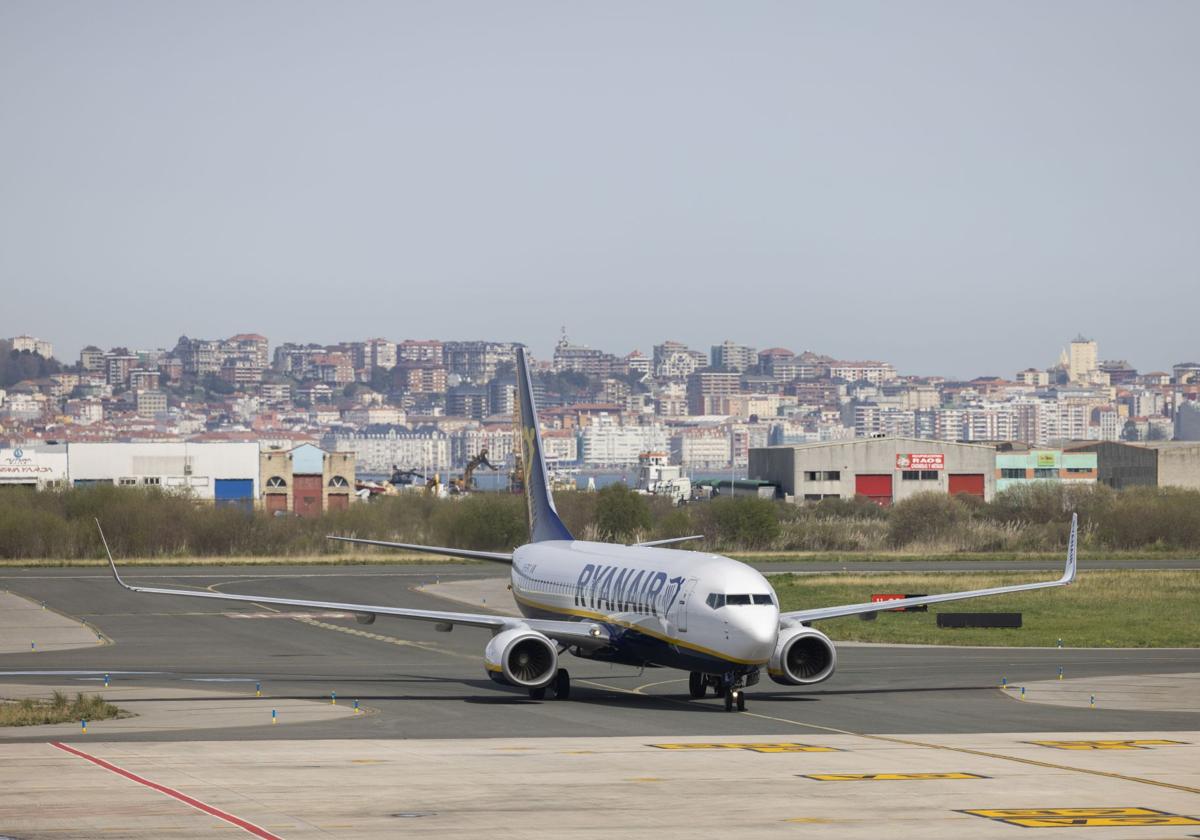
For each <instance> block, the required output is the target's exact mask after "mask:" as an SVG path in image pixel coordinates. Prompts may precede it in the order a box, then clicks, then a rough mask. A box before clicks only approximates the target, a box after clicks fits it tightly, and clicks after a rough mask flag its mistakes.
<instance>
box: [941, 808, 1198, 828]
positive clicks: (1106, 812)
mask: <svg viewBox="0 0 1200 840" xmlns="http://www.w3.org/2000/svg"><path fill="white" fill-rule="evenodd" d="M961 813H963V814H971V815H972V816H976V817H984V818H986V819H989V820H995V821H997V822H1002V823H1008V824H1009V825H1019V826H1022V827H1024V828H1070V827H1080V826H1091V827H1097V826H1109V827H1111V826H1142V825H1200V819H1196V818H1195V817H1185V816H1181V815H1179V814H1170V813H1167V812H1166V811H1157V810H1154V809H1153V808H1017V809H1009V808H1000V809H985V810H978V811H962V812H961Z"/></svg>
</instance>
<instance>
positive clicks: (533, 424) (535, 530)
mask: <svg viewBox="0 0 1200 840" xmlns="http://www.w3.org/2000/svg"><path fill="white" fill-rule="evenodd" d="M517 368H518V370H517V391H518V392H519V399H520V410H521V464H522V465H523V467H524V470H525V475H524V479H525V501H526V502H528V504H529V540H530V542H546V541H547V540H573V539H575V538H574V537H572V536H571V532H570V531H568V530H567V526H566V525H564V524H563V523H562V520H561V519H559V518H558V510H557V509H556V508H555V507H554V495H553V494H552V493H551V492H550V477H549V476H548V475H547V474H546V461H545V459H544V458H543V457H542V452H543V450H542V433H541V431H539V429H538V420H537V410H536V409H535V408H534V406H533V378H532V377H531V376H530V375H529V360H528V359H526V358H525V348H524V347H518V348H517Z"/></svg>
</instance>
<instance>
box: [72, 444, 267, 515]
mask: <svg viewBox="0 0 1200 840" xmlns="http://www.w3.org/2000/svg"><path fill="white" fill-rule="evenodd" d="M67 472H68V475H69V476H70V480H71V484H72V485H74V486H75V487H81V486H87V485H94V484H116V485H118V486H122V487H137V486H151V487H162V488H164V489H173V490H179V491H183V490H186V491H187V492H189V493H191V494H192V495H193V496H195V497H196V498H198V499H204V500H209V501H216V502H219V503H236V504H246V505H253V504H254V502H255V500H256V499H257V498H258V492H259V491H258V486H259V483H258V444H257V443H188V442H178V443H72V444H70V445H69V446H68V447H67Z"/></svg>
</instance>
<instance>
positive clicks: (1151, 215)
mask: <svg viewBox="0 0 1200 840" xmlns="http://www.w3.org/2000/svg"><path fill="white" fill-rule="evenodd" d="M1198 37H1200V3H1195V2H1189V0H1181V2H1157V1H1156V0H1148V2H1136V3H1135V2H1120V3H1115V2H1104V0H1086V2H1075V1H1073V0H1057V1H1056V2H1053V3H1047V2H1044V0H1036V2H1019V1H1018V2H970V3H963V2H958V1H957V0H954V2H918V1H917V0H912V1H911V2H895V0H887V2H878V3H876V2H860V1H859V0H833V1H832V2H827V3H814V2H799V0H792V2H753V0H750V1H749V2H737V3H731V2H715V3H709V2H698V0H687V2H644V0H639V1H638V2H602V3H587V4H585V3H562V2H544V3H537V2H520V0H505V2H499V3H498V2H494V0H488V2H454V1H453V0H430V2H404V0H387V1H386V2H365V1H364V0H357V1H355V0H351V2H333V0H329V2H304V0H287V2H274V1H273V0H250V1H244V0H237V1H236V2H218V0H205V2H171V3H163V2H159V1H158V0H153V2H117V0H110V2H93V1H92V0H87V2H61V0H6V2H4V3H2V4H0V336H5V337H7V336H11V335H16V334H22V333H30V334H33V335H37V336H40V337H43V338H48V339H50V340H52V341H53V342H54V343H55V345H56V351H57V354H58V355H59V356H60V357H65V358H73V357H74V355H75V354H76V353H77V352H78V350H79V348H80V347H81V346H83V345H84V344H90V343H94V344H98V345H100V346H102V347H109V346H112V345H116V344H122V345H127V346H130V347H159V346H165V347H171V346H173V345H174V343H175V340H176V339H177V338H178V337H179V336H180V335H181V334H185V333H186V334H187V335H189V336H192V337H204V338H215V337H225V336H228V335H232V334H235V333H239V332H259V333H262V334H264V335H266V336H268V338H270V340H271V342H272V344H273V345H274V344H276V343H279V342H282V341H318V342H322V343H326V342H335V341H342V340H361V339H364V338H368V337H375V336H383V337H387V338H391V339H397V340H399V339H404V338H425V337H437V338H443V339H470V338H488V339H496V340H515V341H522V342H524V343H526V344H528V345H529V346H530V347H531V348H532V349H533V351H534V353H535V354H537V355H541V356H543V357H546V356H548V355H549V353H550V352H551V350H552V348H553V345H554V343H555V341H557V339H558V336H559V331H560V329H561V328H562V327H563V326H565V327H566V329H567V332H568V335H569V336H570V338H571V340H572V341H574V342H577V343H581V344H588V345H590V346H593V347H601V348H603V349H606V350H609V351H612V352H619V353H621V354H624V353H627V352H629V351H630V350H632V349H634V348H639V349H641V350H643V351H644V352H648V351H649V350H650V347H651V346H652V345H653V344H656V343H659V342H661V341H663V340H665V339H674V340H678V341H684V342H688V343H689V344H691V345H693V346H695V347H697V348H699V349H705V350H707V348H708V347H709V346H710V345H711V344H716V343H719V342H721V341H722V340H724V339H732V340H734V341H737V342H740V343H744V344H750V345H752V346H756V347H758V348H764V347H772V346H783V347H787V348H789V349H792V350H794V351H797V352H799V351H802V350H805V349H811V350H814V351H817V352H822V353H828V354H830V355H833V356H836V357H839V358H849V359H883V360H887V361H890V362H892V363H893V364H895V365H896V366H897V368H898V369H899V370H900V372H901V373H911V374H942V375H948V376H974V375H986V374H991V375H1001V376H1012V374H1013V373H1014V372H1015V371H1017V370H1019V369H1022V368H1025V367H1027V366H1030V365H1035V366H1046V365H1049V364H1052V363H1053V362H1054V361H1055V360H1056V359H1057V357H1058V354H1059V352H1060V350H1061V348H1062V347H1063V346H1064V345H1065V344H1066V343H1067V342H1068V341H1069V340H1070V339H1071V338H1072V337H1074V336H1075V335H1076V334H1077V333H1080V332H1082V333H1084V334H1086V335H1088V336H1090V337H1093V338H1095V339H1096V340H1097V341H1098V342H1099V346H1100V355H1101V357H1102V358H1125V359H1128V360H1129V361H1130V362H1132V363H1133V364H1134V365H1135V366H1136V367H1138V368H1139V369H1142V370H1154V369H1164V368H1167V369H1169V366H1170V365H1171V364H1173V363H1175V362H1179V361H1183V360H1194V359H1196V358H1197V357H1200V338H1198V336H1197V331H1196V326H1195V325H1196V313H1197V304H1198V303H1200V96H1197V94H1196V83H1197V80H1198V79H1200V50H1197V49H1196V48H1195V44H1196V43H1197V39H1198Z"/></svg>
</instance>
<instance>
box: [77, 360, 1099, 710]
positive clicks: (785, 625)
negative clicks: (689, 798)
mask: <svg viewBox="0 0 1200 840" xmlns="http://www.w3.org/2000/svg"><path fill="white" fill-rule="evenodd" d="M518 366H519V368H520V370H519V377H518V378H519V383H518V384H519V391H520V411H521V421H522V425H521V430H522V441H521V444H522V454H523V464H524V469H525V488H526V496H527V501H528V507H529V522H530V541H529V543H527V544H526V545H522V546H520V547H519V548H517V549H516V550H515V551H513V552H512V553H511V554H506V553H500V552H489V551H468V550H465V549H458V548H445V547H438V546H423V545H409V544H406V543H391V542H382V541H378V540H363V539H354V538H350V537H330V539H336V540H341V541H343V542H349V543H358V544H363V545H376V546H385V547H389V548H400V549H407V550H410V551H424V552H429V553H431V554H442V555H449V556H453V557H466V558H471V559H475V560H487V561H493V562H498V563H506V564H509V565H510V566H511V569H512V571H511V579H512V587H511V588H512V593H513V597H514V598H515V599H516V603H517V607H518V608H519V610H520V612H521V615H522V617H520V618H515V617H507V616H498V615H488V614H481V613H460V612H443V611H440V610H415V609H403V608H399V607H390V606H387V605H385V604H342V603H335V602H329V601H309V600H300V599H292V598H275V597H263V596H258V595H228V594H223V593H216V592H195V591H191V590H183V589H159V588H154V587H145V586H131V585H129V584H127V583H125V582H124V581H123V580H121V577H120V575H119V574H118V572H117V567H116V564H115V563H113V562H112V553H111V552H109V553H108V558H109V563H110V564H111V565H112V571H113V575H114V577H116V580H117V582H118V583H119V584H120V585H121V586H124V587H125V588H126V589H129V590H131V591H133V592H144V593H149V594H155V595H179V596H184V597H188V598H216V599H219V600H224V601H243V602H252V603H258V604H279V605H283V606H294V607H310V608H316V609H329V610H343V611H347V612H354V613H356V614H357V616H358V619H359V621H361V622H363V623H371V622H373V621H374V620H375V617H376V616H379V615H388V616H396V617H398V618H408V619H414V620H417V621H428V622H433V623H434V624H435V625H436V626H437V629H439V630H443V631H449V630H451V629H453V628H454V626H455V625H462V626H464V627H481V628H484V629H486V630H488V631H490V632H491V634H492V637H491V640H490V641H489V642H488V643H487V645H486V647H485V648H484V651H483V664H484V667H485V668H486V670H487V674H488V676H489V677H491V679H493V680H494V681H495V682H497V683H500V684H502V685H507V686H513V687H516V688H519V689H522V690H526V691H528V692H529V695H530V696H531V697H533V698H534V699H542V698H544V697H545V696H546V692H547V690H550V691H551V692H552V696H553V697H556V698H559V699H565V698H566V697H567V696H568V695H569V694H570V691H571V680H570V676H569V674H568V673H567V669H566V668H563V667H561V665H560V659H561V658H562V657H563V655H564V654H566V653H568V652H570V653H571V654H573V655H575V656H578V657H582V658H584V659H593V660H599V661H602V662H616V663H621V664H625V665H633V666H635V667H641V666H646V665H650V666H659V667H664V668H677V669H679V670H683V671H688V672H689V673H690V679H689V689H690V692H691V696H692V697H696V698H699V697H703V696H704V695H705V694H706V693H707V691H708V690H709V689H712V691H713V693H714V694H715V695H716V696H718V697H722V698H724V701H725V709H726V711H732V710H733V709H738V710H739V711H740V710H743V709H745V708H746V699H745V689H746V688H747V687H749V686H752V685H755V684H756V683H757V682H758V680H759V678H760V676H761V675H762V672H763V670H764V669H765V670H766V673H767V675H768V676H770V678H771V679H772V680H774V681H775V682H777V683H781V684H783V685H791V686H798V685H812V684H814V683H819V682H821V681H823V680H827V679H829V677H830V676H832V675H833V672H834V669H835V668H836V667H837V651H836V649H835V648H834V645H833V642H832V641H830V639H829V637H828V636H826V635H825V634H824V633H822V632H821V631H820V630H817V629H816V628H814V627H813V626H812V625H813V624H814V623H815V622H818V621H822V620H824V619H828V618H837V617H839V616H846V615H856V614H861V613H869V612H875V611H877V610H880V609H895V608H898V607H917V606H922V605H925V604H940V603H945V602H947V601H958V600H961V599H964V598H979V597H983V596H985V595H1001V594H1005V593H1009V592H1026V591H1029V590H1033V589H1045V588H1049V587H1054V586H1063V585H1066V584H1069V583H1071V582H1072V581H1073V580H1074V579H1075V552H1076V541H1077V535H1078V520H1077V518H1074V517H1073V518H1072V522H1071V539H1070V544H1069V547H1068V551H1067V562H1066V569H1065V571H1064V572H1063V575H1062V577H1061V578H1059V579H1058V580H1052V581H1045V582H1042V583H1029V584H1021V585H1016V586H1000V587H995V588H992V589H975V590H971V591H967V592H952V593H948V594H944V595H927V596H920V597H913V598H902V599H897V600H894V601H888V602H887V605H886V606H881V605H880V604H879V603H865V604H849V605H846V606H840V607H814V608H810V609H803V610H794V611H789V612H781V611H780V609H779V599H778V598H777V597H776V595H775V591H774V589H772V587H771V584H770V583H769V582H768V581H767V579H766V578H765V577H763V576H762V575H761V574H759V573H758V572H757V571H756V570H754V569H752V568H751V567H750V566H747V565H746V564H744V563H740V562H738V561H737V560H733V559H730V558H728V557H722V556H720V555H716V554H705V553H701V552H695V551H681V550H678V549H670V548H663V546H664V545H667V544H669V543H676V542H681V541H683V540H688V539H697V537H682V538H677V539H669V540H658V541H655V542H645V543H638V544H636V545H612V544H608V543H598V542H588V541H585V540H577V539H575V538H574V537H573V536H571V532H570V531H568V530H567V528H566V526H565V525H564V524H563V522H562V520H561V519H560V518H559V516H558V511H557V510H556V509H555V506H554V498H553V495H552V494H551V491H550V482H549V478H548V476H547V473H546V465H545V461H544V459H543V457H542V453H543V448H542V439H541V433H540V431H539V429H538V422H537V414H536V412H535V409H534V404H533V382H532V379H531V377H530V373H529V363H528V361H527V359H526V357H525V352H524V350H523V349H521V350H518ZM97 525H99V523H97ZM101 537H103V532H101ZM105 551H108V544H107V542H105Z"/></svg>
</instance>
